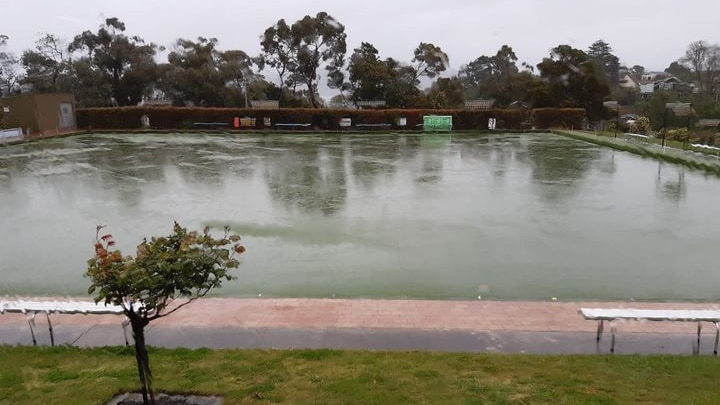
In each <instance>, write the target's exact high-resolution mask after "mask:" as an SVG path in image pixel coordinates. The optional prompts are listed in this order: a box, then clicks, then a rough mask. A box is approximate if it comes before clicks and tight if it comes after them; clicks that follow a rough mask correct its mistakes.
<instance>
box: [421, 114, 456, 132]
mask: <svg viewBox="0 0 720 405" xmlns="http://www.w3.org/2000/svg"><path fill="white" fill-rule="evenodd" d="M423 130H425V131H452V115H424V116H423Z"/></svg>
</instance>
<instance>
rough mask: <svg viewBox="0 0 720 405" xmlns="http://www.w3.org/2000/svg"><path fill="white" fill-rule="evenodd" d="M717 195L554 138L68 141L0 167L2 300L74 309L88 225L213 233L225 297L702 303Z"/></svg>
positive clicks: (4, 152) (640, 162)
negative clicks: (55, 300)
mask: <svg viewBox="0 0 720 405" xmlns="http://www.w3.org/2000/svg"><path fill="white" fill-rule="evenodd" d="M719 197H720V181H719V180H718V178H716V177H708V176H706V175H704V174H703V173H700V172H695V171H691V170H689V169H685V168H683V167H681V166H676V165H671V164H666V163H660V162H657V161H655V160H650V159H645V158H641V157H638V156H635V155H631V154H628V153H625V152H618V151H614V150H610V149H607V148H603V147H600V146H596V145H591V144H587V143H584V142H580V141H575V140H572V139H567V138H563V137H559V136H555V135H551V134H493V135H475V136H452V137H451V136H449V135H425V136H423V135H412V136H397V135H378V134H372V135H367V136H362V135H352V136H338V135H328V136H322V135H286V136H283V135H270V136H243V137H236V136H213V135H189V134H175V135H173V134H161V135H160V134H159V135H153V134H143V135H127V134H116V135H84V136H75V137H69V138H63V139H52V140H47V141H43V142H37V143H32V144H25V145H16V146H10V147H4V148H0V209H2V215H0V230H1V231H2V243H1V244H0V274H1V276H2V278H1V279H0V295H2V294H53V295H58V294H60V295H65V294H67V295H83V294H85V292H86V289H87V285H88V280H87V279H85V278H83V277H82V274H83V272H84V271H85V262H86V260H87V259H88V258H89V257H90V256H92V254H93V249H92V243H93V240H94V232H95V226H96V225H97V224H106V225H108V227H109V229H110V231H111V232H112V233H113V234H114V235H115V237H116V239H117V240H118V243H119V246H120V247H121V248H122V249H123V250H124V251H125V253H131V252H132V251H133V250H134V246H135V245H136V244H137V243H138V242H139V241H140V240H141V239H142V237H144V236H150V235H157V234H163V233H165V234H166V233H168V232H169V231H170V229H171V226H172V222H173V221H174V220H178V221H180V222H181V223H182V224H183V225H186V226H188V227H192V228H200V227H202V226H204V225H207V224H209V225H212V226H222V225H224V224H227V225H230V226H232V228H233V229H234V230H235V231H236V232H238V233H239V234H240V235H242V236H243V240H244V242H245V245H246V246H247V248H248V252H247V254H245V255H243V257H242V264H241V267H240V269H238V270H237V271H236V274H237V275H238V277H239V279H238V280H236V281H233V282H230V283H227V284H226V285H225V286H224V287H223V288H222V289H221V290H219V291H218V293H219V294H221V295H226V296H248V295H258V294H262V295H263V296H281V297H288V296H293V297H296V296H300V297H331V296H336V297H414V298H472V299H476V298H477V297H478V295H481V296H482V297H483V298H541V299H547V298H550V297H559V298H560V299H573V298H582V299H629V298H635V299H717V298H720V259H719V258H718V255H717V253H716V252H717V247H718V238H717V237H716V235H717V234H718V232H720V231H719V230H720V216H718V215H717V214H716V213H717V209H716V208H715V205H716V204H715V203H716V201H718V198H719Z"/></svg>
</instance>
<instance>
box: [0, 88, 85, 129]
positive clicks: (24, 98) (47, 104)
mask: <svg viewBox="0 0 720 405" xmlns="http://www.w3.org/2000/svg"><path fill="white" fill-rule="evenodd" d="M62 103H70V104H71V106H72V115H73V119H72V123H73V125H70V126H66V127H65V128H63V125H61V122H60V105H61V104H62ZM0 105H3V106H7V107H9V108H10V111H9V112H7V113H5V126H6V127H8V128H22V129H23V132H25V133H26V134H27V132H28V131H30V132H31V133H36V132H54V131H57V130H67V129H75V125H74V122H75V120H74V115H75V97H74V96H73V95H72V94H69V93H68V94H22V95H19V96H15V97H8V98H3V99H0Z"/></svg>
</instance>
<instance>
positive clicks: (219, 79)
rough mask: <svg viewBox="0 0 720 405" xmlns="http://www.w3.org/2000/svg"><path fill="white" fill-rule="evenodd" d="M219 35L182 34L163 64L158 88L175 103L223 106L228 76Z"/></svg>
mask: <svg viewBox="0 0 720 405" xmlns="http://www.w3.org/2000/svg"><path fill="white" fill-rule="evenodd" d="M217 44H218V40H217V39H216V38H204V37H198V38H197V40H195V41H193V40H190V39H183V38H179V39H178V40H177V41H176V42H175V49H174V50H173V51H172V52H170V53H169V54H168V63H167V64H163V65H161V67H160V72H161V73H160V78H159V80H158V88H159V89H160V90H161V91H163V92H164V93H165V95H166V96H167V97H169V98H170V99H172V100H173V103H174V104H176V105H196V106H205V107H209V106H215V107H217V106H224V104H225V96H226V93H225V77H224V75H223V72H221V69H220V66H221V52H220V51H219V50H218V49H217Z"/></svg>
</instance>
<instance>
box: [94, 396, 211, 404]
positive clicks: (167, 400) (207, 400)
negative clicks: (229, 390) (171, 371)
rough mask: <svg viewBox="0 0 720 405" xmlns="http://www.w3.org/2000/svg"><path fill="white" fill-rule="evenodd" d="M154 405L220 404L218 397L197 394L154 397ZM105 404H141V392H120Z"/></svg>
mask: <svg viewBox="0 0 720 405" xmlns="http://www.w3.org/2000/svg"><path fill="white" fill-rule="evenodd" d="M155 403H156V405H222V403H223V399H222V398H220V397H211V396H199V395H166V394H158V395H157V396H156V397H155ZM107 405H143V400H142V395H141V394H130V393H127V394H121V395H118V396H116V397H115V398H113V399H112V400H110V402H108V403H107Z"/></svg>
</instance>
